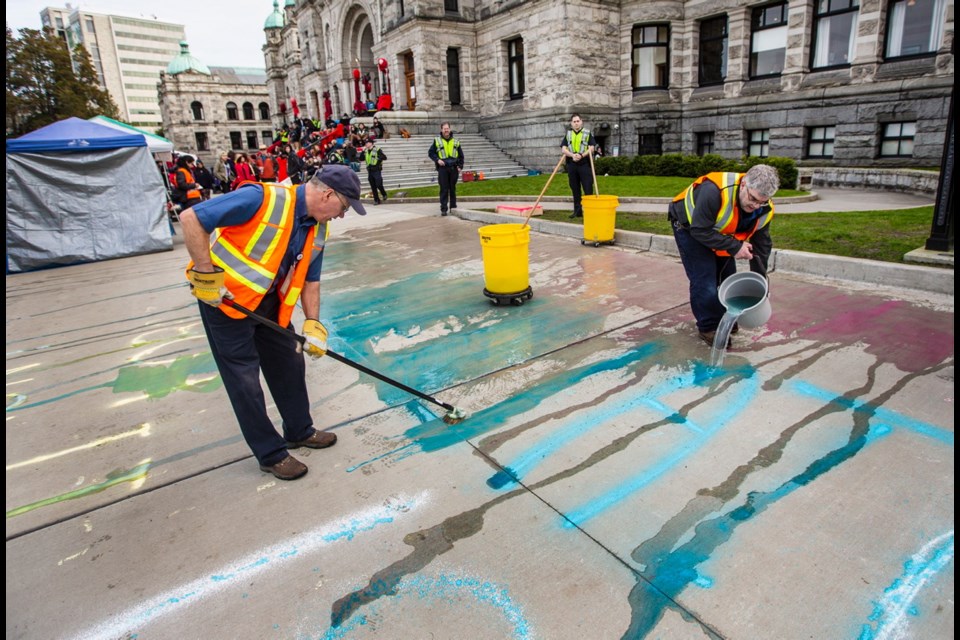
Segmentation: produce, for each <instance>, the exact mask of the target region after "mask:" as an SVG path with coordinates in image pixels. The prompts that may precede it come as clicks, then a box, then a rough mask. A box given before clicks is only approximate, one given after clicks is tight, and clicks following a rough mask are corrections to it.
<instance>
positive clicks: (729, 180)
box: [667, 164, 780, 346]
mask: <svg viewBox="0 0 960 640" xmlns="http://www.w3.org/2000/svg"><path fill="white" fill-rule="evenodd" d="M779 188H780V177H779V175H778V174H777V170H776V169H774V168H773V167H771V166H769V165H765V164H758V165H754V166H753V167H751V168H750V170H748V171H747V172H746V173H720V172H718V173H708V174H707V175H705V176H701V177H699V178H697V179H696V180H694V182H693V184H691V185H690V186H689V187H687V188H686V189H685V190H684V191H683V192H681V193H680V194H678V195H677V196H676V197H675V198H674V199H673V202H672V203H671V204H670V207H669V209H668V213H667V217H668V218H669V219H670V223H671V224H672V225H673V237H674V239H675V240H676V242H677V249H678V251H679V252H680V260H681V261H682V262H683V268H684V270H685V271H686V273H687V279H689V280H690V308H691V309H692V310H693V315H694V317H695V318H696V320H697V330H698V332H699V337H700V339H701V340H703V341H704V342H706V343H707V344H710V345H713V339H714V337H715V336H716V331H717V327H718V326H719V325H720V320H721V319H722V318H723V315H724V313H725V312H726V308H725V307H724V306H723V304H722V303H721V302H720V297H719V294H718V290H719V287H720V283H721V282H723V281H724V280H726V279H727V278H728V277H730V276H732V275H733V274H734V273H736V271H737V267H736V262H735V261H736V260H749V261H750V270H751V271H753V272H755V273H759V274H760V275H762V276H764V277H766V275H767V262H768V261H769V259H770V252H771V251H772V250H773V241H772V240H771V239H770V221H771V219H772V218H773V203H772V202H771V201H770V197H771V196H772V195H773V194H774V193H776V192H777V189H779ZM736 330H737V329H736V325H734V332H736ZM728 346H729V344H728Z"/></svg>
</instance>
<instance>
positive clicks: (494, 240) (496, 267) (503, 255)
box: [478, 223, 530, 294]
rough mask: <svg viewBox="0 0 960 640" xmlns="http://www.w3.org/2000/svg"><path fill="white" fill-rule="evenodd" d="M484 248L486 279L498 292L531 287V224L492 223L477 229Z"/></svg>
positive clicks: (494, 290) (493, 289)
mask: <svg viewBox="0 0 960 640" xmlns="http://www.w3.org/2000/svg"><path fill="white" fill-rule="evenodd" d="M478 231H479V233H480V246H481V248H482V250H483V279H484V282H485V283H486V285H487V290H488V291H490V292H491V293H497V294H511V293H520V292H523V291H525V290H526V289H528V288H529V287H530V251H529V250H530V227H528V226H527V225H524V224H519V223H511V224H489V225H486V226H484V227H480V229H478Z"/></svg>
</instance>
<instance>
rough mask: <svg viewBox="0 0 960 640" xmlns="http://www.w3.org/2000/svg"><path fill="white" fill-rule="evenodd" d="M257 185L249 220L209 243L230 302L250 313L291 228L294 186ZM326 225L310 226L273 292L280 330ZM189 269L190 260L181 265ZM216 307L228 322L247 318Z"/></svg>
mask: <svg viewBox="0 0 960 640" xmlns="http://www.w3.org/2000/svg"><path fill="white" fill-rule="evenodd" d="M250 184H255V183H252V182H244V183H242V184H241V185H240V186H239V187H238V188H240V189H242V188H243V187H245V186H247V185H250ZM256 184H259V183H256ZM260 186H262V187H263V202H262V203H261V204H260V208H259V209H258V210H257V212H256V213H255V214H254V216H253V217H252V218H250V220H249V221H247V222H245V223H244V224H241V225H236V226H232V227H222V228H219V229H217V231H216V233H215V234H214V237H213V239H212V240H211V242H210V257H211V259H212V260H213V264H214V265H216V266H218V267H220V268H221V269H223V270H224V272H225V278H224V285H225V286H226V287H227V289H229V290H230V293H232V294H233V299H234V300H235V301H236V302H237V303H239V304H240V305H242V306H244V307H246V308H247V309H256V308H257V307H258V306H259V305H260V301H261V300H262V299H263V296H264V295H265V294H266V293H267V291H268V290H269V289H270V286H271V285H272V284H273V281H274V280H275V279H276V277H277V272H278V271H279V269H280V264H281V262H283V257H284V255H286V253H287V245H288V244H289V243H290V238H291V236H292V233H293V226H294V224H296V216H295V215H294V212H295V211H296V204H297V187H296V186H290V187H287V186H282V185H279V184H273V183H267V184H260ZM326 226H327V225H326V223H323V224H317V225H314V226H313V227H311V228H310V231H309V232H308V233H307V240H306V242H305V243H304V247H303V251H302V253H300V254H298V255H297V261H296V264H295V265H293V267H292V268H290V270H289V271H288V272H287V275H286V277H285V278H284V279H283V282H282V283H280V285H279V287H278V289H277V294H278V295H279V296H280V312H279V316H278V318H277V322H278V323H279V324H280V325H281V326H284V327H285V326H287V324H288V323H289V322H290V318H291V316H292V315H293V309H294V307H295V306H296V304H297V299H298V298H299V297H300V292H301V291H302V290H303V283H304V282H305V281H306V279H307V269H308V267H309V266H310V257H311V255H312V254H313V252H314V251H315V250H317V251H323V245H324V243H325V241H326V236H327V229H326ZM319 227H322V228H319ZM192 268H193V261H191V262H190V264H189V265H187V271H189V270H190V269H192ZM218 309H220V310H221V311H223V312H224V313H225V314H227V315H228V316H230V317H231V318H237V319H240V318H246V317H247V316H246V315H245V314H244V313H242V312H240V311H237V310H236V309H232V308H230V307H229V306H227V305H224V304H221V305H220V306H219V307H218Z"/></svg>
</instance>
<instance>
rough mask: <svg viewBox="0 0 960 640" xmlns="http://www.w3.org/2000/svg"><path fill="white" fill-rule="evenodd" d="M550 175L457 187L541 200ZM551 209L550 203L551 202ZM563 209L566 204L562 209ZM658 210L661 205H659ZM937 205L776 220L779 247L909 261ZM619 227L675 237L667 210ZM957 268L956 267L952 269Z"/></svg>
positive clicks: (675, 189)
mask: <svg viewBox="0 0 960 640" xmlns="http://www.w3.org/2000/svg"><path fill="white" fill-rule="evenodd" d="M549 177H550V176H549V175H540V176H523V177H516V178H500V179H497V180H482V181H480V182H465V183H461V184H459V185H457V195H458V196H490V197H491V198H492V199H495V198H497V197H499V196H519V195H523V196H534V197H536V196H538V195H540V191H541V190H542V189H543V186H544V185H545V184H546V182H547V178H549ZM597 182H598V183H599V187H600V188H599V193H601V194H616V195H618V196H621V197H661V198H666V197H673V196H674V195H676V194H678V193H680V192H681V191H683V190H684V189H686V188H687V186H688V185H689V184H690V182H691V181H690V179H689V178H665V177H657V176H598V177H597ZM404 191H405V192H406V195H407V196H409V197H438V196H439V194H440V189H439V187H437V186H430V187H418V188H415V189H405V190H404ZM804 194H806V192H804V191H793V190H790V189H781V190H780V191H778V192H777V196H780V197H787V196H796V195H804ZM546 195H552V196H569V195H570V187H569V185H568V184H567V177H566V175H562V174H560V173H558V174H557V175H556V177H555V178H554V179H553V182H552V183H551V184H550V188H549V189H548V190H547V193H546ZM547 204H548V205H549V204H550V203H547ZM551 206H552V208H551V209H550V210H547V209H546V208H545V210H544V214H543V216H542V217H543V218H544V219H546V220H555V221H558V222H565V223H569V224H580V222H579V221H574V220H570V213H571V211H572V210H571V209H569V208H566V209H564V208H558V207H557V205H551ZM562 206H563V205H560V207H562ZM653 206H656V205H653ZM932 221H933V207H932V206H927V207H918V208H915V209H895V210H883V211H850V212H844V213H802V214H801V213H798V214H789V215H778V216H775V217H774V219H773V222H772V223H771V225H772V226H771V235H772V236H773V246H774V247H775V248H778V249H793V250H795V251H809V252H810V253H823V254H827V255H834V256H846V257H849V258H867V259H870V260H881V261H883V262H897V263H903V262H904V260H903V256H904V254H906V253H907V252H909V251H913V250H914V249H918V248H920V247H922V246H924V244H925V243H926V241H927V238H929V236H930V226H931V223H932ZM616 228H617V229H622V230H624V231H643V232H646V233H655V234H658V235H673V231H672V230H671V229H670V225H669V224H667V214H666V207H663V212H657V213H630V212H624V211H618V212H617V222H616ZM946 268H952V267H946Z"/></svg>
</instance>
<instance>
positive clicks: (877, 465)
mask: <svg viewBox="0 0 960 640" xmlns="http://www.w3.org/2000/svg"><path fill="white" fill-rule="evenodd" d="M479 227H480V224H479V223H477V222H472V221H470V220H464V219H460V218H457V217H454V216H450V217H444V218H441V217H439V216H438V215H436V213H434V212H433V211H432V210H429V211H428V210H427V208H426V206H425V205H417V206H412V205H403V204H393V203H388V204H386V205H383V206H380V207H376V208H373V207H371V208H370V215H368V216H366V217H365V218H361V217H358V216H355V215H353V214H348V216H347V218H346V219H345V220H343V221H336V226H335V229H334V231H333V234H332V236H331V238H330V240H329V242H328V243H327V249H326V251H327V253H326V255H325V259H324V271H323V280H322V300H323V302H322V308H321V319H322V320H323V321H324V323H325V324H326V325H327V327H328V328H330V331H331V342H330V346H331V348H332V349H333V350H335V351H338V352H340V353H342V354H344V355H346V356H347V357H349V358H351V359H353V360H356V361H358V362H361V363H362V364H364V365H366V366H367V367H369V368H371V369H374V370H376V371H379V372H381V373H383V374H385V375H386V376H388V377H391V378H394V379H397V380H399V381H402V382H403V383H405V384H407V385H409V386H412V387H414V388H416V389H420V390H422V391H424V392H425V393H427V394H430V395H435V396H436V397H437V398H438V399H440V400H442V401H444V402H447V403H451V404H453V405H455V406H457V407H459V408H462V409H464V410H465V411H466V412H467V413H468V418H467V419H466V420H464V421H463V422H461V423H459V424H456V425H447V424H446V423H444V422H443V421H442V420H440V419H439V416H440V415H441V414H442V410H441V409H438V408H437V407H434V406H432V405H430V404H429V403H426V402H423V401H418V400H416V399H415V398H412V397H411V396H410V395H408V394H406V393H405V392H403V391H400V390H398V389H396V388H394V387H392V386H390V385H388V384H385V383H383V382H381V381H378V380H376V379H374V378H372V377H369V376H367V375H365V374H361V373H358V372H357V371H356V370H354V369H352V368H350V367H348V366H346V365H344V364H341V363H339V362H337V361H335V360H333V359H331V358H322V359H320V360H316V361H313V360H310V361H308V364H307V378H308V380H307V381H308V387H309V389H310V393H311V401H312V405H313V415H314V420H315V425H316V426H317V427H318V428H323V429H331V430H333V431H334V432H336V433H337V435H338V436H339V441H338V443H337V445H336V446H334V447H333V448H331V449H326V450H303V449H301V450H298V451H297V452H296V453H295V455H297V457H299V458H300V459H301V460H303V461H304V462H305V463H306V464H307V465H308V466H309V467H310V472H309V473H308V474H307V475H306V476H305V477H304V478H302V479H300V480H297V481H294V482H283V481H280V480H276V479H274V478H273V477H272V476H270V475H267V474H264V473H262V472H261V471H260V470H259V468H258V465H257V463H256V460H255V459H253V458H252V456H251V453H250V451H249V449H248V448H247V446H246V444H245V443H244V442H243V440H242V438H241V436H240V431H239V427H238V426H237V423H236V419H235V417H234V415H233V412H232V409H231V408H230V405H229V402H228V400H227V398H226V394H225V392H224V390H223V387H222V386H221V384H220V380H219V376H218V375H217V372H216V368H215V366H214V364H213V360H212V358H211V356H210V352H209V349H208V346H207V342H206V338H205V336H204V333H203V329H202V326H201V324H200V320H199V314H198V311H197V307H196V302H195V300H194V299H193V298H192V297H191V296H190V294H189V292H188V289H187V286H186V284H185V281H184V273H183V269H184V267H185V265H186V263H187V253H186V250H185V248H184V247H183V245H182V240H181V242H177V243H175V245H174V250H173V251H170V252H165V253H158V254H152V255H145V256H138V257H132V258H124V259H120V260H112V261H108V262H100V263H93V264H84V265H77V266H72V267H65V268H59V269H51V270H46V271H38V272H32V273H26V274H17V275H8V276H7V278H6V284H7V286H6V310H7V322H6V343H7V430H6V461H7V478H6V480H7V489H6V506H7V527H6V535H7V541H6V586H7V595H6V605H7V616H6V636H7V638H44V639H47V638H102V639H105V640H106V639H110V640H114V639H121V638H123V639H132V638H137V639H138V640H147V639H154V638H163V639H166V638H171V639H180V638H243V639H245V638H251V639H260V638H267V639H272V638H290V639H300V638H387V639H398V640H406V639H421V638H422V639H427V638H438V639H439V638H449V639H487V638H490V639H501V638H522V639H527V638H529V639H534V638H539V639H547V640H550V639H564V640H565V639H594V638H597V639H606V638H613V639H615V638H650V639H654V638H658V639H667V640H673V639H681V640H686V639H694V638H696V639H700V638H729V639H736V640H754V639H767V638H769V639H801V638H803V639H807V638H814V639H835V638H851V639H856V638H863V639H875V638H876V639H879V638H917V639H924V640H926V639H940V638H943V639H946V638H953V637H954V506H953V505H954V470H953V469H954V435H953V431H954V429H953V426H954V418H953V416H954V412H955V407H954V329H953V325H954V301H953V296H952V295H950V296H946V295H940V294H934V293H925V292H921V291H916V290H907V289H895V288H884V287H879V286H866V285H862V284H856V283H848V284H844V283H842V282H828V281H824V280H822V279H804V278H802V277H798V276H795V275H788V274H782V273H777V272H776V271H775V272H773V273H772V274H771V276H770V301H771V305H772V309H773V315H772V317H771V318H770V320H769V322H767V323H766V325H764V326H763V327H760V328H756V329H743V330H741V331H740V332H739V333H738V334H737V335H735V336H733V346H732V348H731V349H730V350H729V351H728V352H727V353H726V354H725V356H724V358H723V361H722V363H720V364H719V366H713V365H712V363H711V359H710V349H709V347H708V346H707V345H705V344H704V343H703V342H701V341H700V340H699V339H698V338H697V336H696V330H695V328H694V325H693V320H692V316H691V314H690V310H689V305H688V298H687V281H686V278H685V276H684V274H683V268H682V265H681V264H680V263H679V261H678V260H677V259H676V258H675V257H671V256H668V255H663V254H657V253H653V252H649V251H636V250H631V249H627V248H624V247H617V246H612V247H611V246H602V247H599V248H595V247H592V246H582V245H581V244H580V243H579V242H577V241H576V240H575V239H571V238H569V237H567V238H564V237H556V236H550V235H543V234H540V233H531V236H530V247H529V281H530V285H531V287H532V290H533V294H534V295H533V298H532V299H531V300H529V301H527V302H526V303H525V304H523V305H522V306H512V305H506V306H494V305H493V304H491V301H490V300H488V299H487V298H486V297H485V296H484V295H483V292H482V290H483V288H484V260H483V256H482V252H481V245H480V241H479V234H478V228H479ZM178 232H179V230H178ZM773 235H774V242H776V232H775V230H774V234H773ZM178 239H181V236H179V235H178ZM916 268H918V267H914V269H916ZM930 269H931V272H932V270H934V269H935V268H933V267H930ZM301 321H302V314H300V313H299V312H298V313H297V314H296V315H295V320H294V322H295V325H294V326H295V328H299V327H300V324H301ZM268 402H269V395H268ZM270 406H271V411H272V413H273V414H276V411H275V409H274V408H273V406H272V405H270ZM277 423H278V424H279V418H277Z"/></svg>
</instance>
